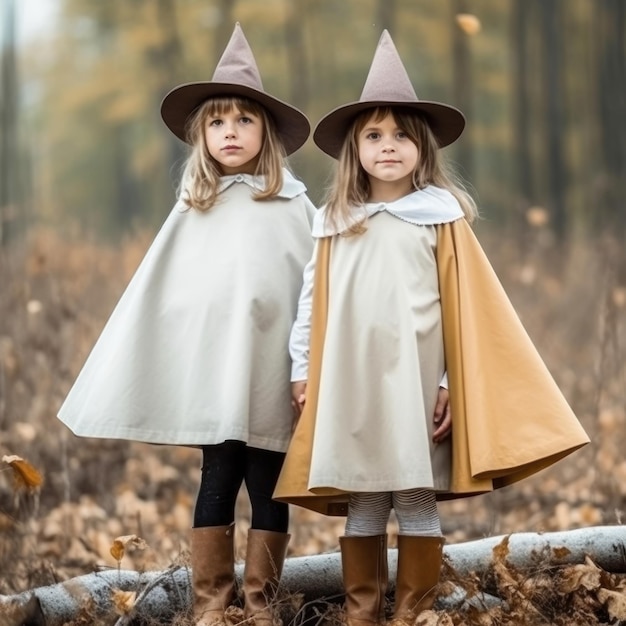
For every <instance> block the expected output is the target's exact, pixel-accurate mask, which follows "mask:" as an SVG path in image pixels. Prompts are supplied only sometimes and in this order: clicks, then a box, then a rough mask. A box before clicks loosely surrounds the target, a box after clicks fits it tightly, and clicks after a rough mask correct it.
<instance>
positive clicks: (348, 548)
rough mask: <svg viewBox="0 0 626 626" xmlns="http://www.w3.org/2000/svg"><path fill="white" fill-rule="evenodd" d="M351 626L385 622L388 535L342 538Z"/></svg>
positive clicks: (344, 576)
mask: <svg viewBox="0 0 626 626" xmlns="http://www.w3.org/2000/svg"><path fill="white" fill-rule="evenodd" d="M339 546H340V547H341V566H342V570H343V585H344V588H345V592H346V602H345V610H346V622H347V624H348V626H373V625H374V626H376V625H380V624H384V623H385V593H386V591H387V582H388V576H389V574H388V568H387V535H376V536H373V537H340V538H339Z"/></svg>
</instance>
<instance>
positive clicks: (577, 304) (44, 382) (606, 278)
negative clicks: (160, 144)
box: [0, 228, 626, 624]
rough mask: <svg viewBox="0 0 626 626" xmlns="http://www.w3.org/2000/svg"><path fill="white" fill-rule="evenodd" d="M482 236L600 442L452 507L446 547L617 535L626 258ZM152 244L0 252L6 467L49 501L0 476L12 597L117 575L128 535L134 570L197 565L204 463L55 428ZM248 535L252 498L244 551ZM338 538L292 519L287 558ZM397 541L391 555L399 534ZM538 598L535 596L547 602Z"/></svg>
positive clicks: (144, 239)
mask: <svg viewBox="0 0 626 626" xmlns="http://www.w3.org/2000/svg"><path fill="white" fill-rule="evenodd" d="M480 238H481V240H482V241H483V242H484V245H485V248H486V250H487V252H488V254H489V256H490V258H491V260H492V262H493V264H494V267H495V268H496V270H497V271H498V274H499V275H500V277H501V279H502V281H503V283H504V285H505V287H506V289H507V291H508V293H509V294H510V296H511V299H512V300H513V302H514V304H515V306H516V308H517V310H518V312H519V313H520V317H521V318H522V320H523V322H524V324H525V326H526V327H527V329H528V330H529V332H530V334H531V336H532V337H533V339H534V341H535V343H536V345H537V346H538V348H539V350H540V352H541V354H542V355H543V357H544V358H545V360H546V362H547V364H548V366H549V367H550V369H551V371H552V372H553V374H554V376H555V378H556V380H557V382H558V383H559V385H560V386H561V388H562V389H563V391H564V392H565V394H566V396H567V397H568V399H569V400H570V402H571V404H572V406H573V408H574V410H575V412H576V414H577V415H578V416H579V418H580V419H581V421H582V423H583V425H584V426H585V428H586V429H587V432H588V433H589V434H590V436H591V438H592V444H591V445H590V446H587V447H586V448H585V449H584V450H582V451H580V452H578V453H576V454H574V455H572V456H571V457H569V458H568V459H566V460H564V461H562V462H560V463H559V464H557V465H556V466H554V467H553V468H550V469H548V470H546V471H544V472H542V473H541V474H540V475H539V476H537V477H534V478H531V479H528V480H526V481H524V482H523V483H520V484H519V485H516V486H515V487H510V488H507V489H506V490H502V491H500V492H496V493H493V494H489V495H486V496H480V497H477V498H472V499H467V500H460V501H456V502H448V503H444V504H442V505H441V508H440V511H441V515H442V523H443V527H444V532H445V533H446V535H447V538H448V541H449V542H451V543H454V542H458V541H464V540H467V539H472V538H477V537H482V536H488V535H494V534H504V533H509V532H514V531H551V530H566V529H569V528H578V527H582V526H592V525H597V524H614V523H621V522H622V515H623V509H624V502H625V498H626V457H624V454H623V450H625V449H626V412H625V407H626V365H625V361H626V359H624V354H626V352H625V350H624V348H625V345H626V287H625V285H624V284H620V283H619V281H618V278H617V276H618V273H617V271H615V269H616V268H618V267H619V266H620V265H621V266H624V265H626V259H625V258H624V253H623V252H622V251H621V249H620V248H619V247H614V246H612V245H611V244H610V242H609V243H607V242H599V241H589V242H578V243H576V244H572V245H571V246H570V247H569V249H568V250H567V252H563V251H559V252H557V250H556V248H555V247H554V246H553V245H552V243H551V241H550V238H549V233H547V231H544V230H542V229H541V228H538V229H537V230H535V231H531V234H530V236H529V237H528V239H527V241H526V244H525V247H524V249H523V250H520V249H512V248H511V247H510V246H508V247H506V246H505V245H504V244H501V242H500V240H499V239H498V238H497V237H496V236H495V235H491V234H490V233H484V234H480ZM150 240H151V234H149V233H148V234H145V235H143V236H138V237H135V238H132V239H129V240H128V241H125V242H123V243H121V244H120V245H119V246H117V247H103V246H101V245H97V244H96V243H94V242H91V241H86V240H81V241H72V242H66V241H63V240H62V239H61V238H60V237H59V236H58V235H56V234H54V233H53V232H46V231H39V232H36V233H32V234H31V236H30V238H29V240H28V241H27V242H26V243H25V244H24V245H20V246H18V247H15V248H12V249H7V250H4V251H0V284H1V285H2V292H1V293H2V299H1V300H0V457H1V456H3V455H19V456H20V457H23V458H24V459H26V460H28V461H29V462H30V463H31V464H32V465H33V466H34V467H36V468H38V469H39V470H40V471H41V472H42V473H43V476H44V483H43V486H42V487H41V488H40V489H35V490H28V489H27V490H22V491H19V492H15V491H14V488H13V484H12V480H11V469H10V468H9V467H8V466H6V465H5V466H4V467H0V469H2V472H0V593H4V594H9V593H14V592H17V591H21V590H24V589H27V588H32V587H34V586H39V585H47V584H51V583H53V582H58V581H60V580H65V579H67V578H69V577H72V576H75V575H79V574H85V573H88V572H91V571H93V570H94V569H95V568H97V567H100V566H109V567H116V566H117V565H118V563H117V562H116V561H115V559H114V558H113V556H112V555H111V552H110V549H111V545H112V542H113V540H114V539H115V538H116V537H120V536H125V535H132V534H135V535H137V536H139V537H141V538H143V539H145V541H146V542H147V544H148V547H147V548H146V549H144V550H135V551H131V550H129V551H127V552H126V553H125V554H124V555H123V557H122V559H121V561H120V563H121V566H122V567H123V568H134V569H139V570H144V569H161V568H166V567H167V566H169V565H171V564H172V563H173V562H177V561H179V560H181V559H182V560H184V559H185V557H186V554H187V550H188V539H187V531H188V528H189V525H190V521H191V512H192V507H193V502H194V498H195V490H196V487H197V480H198V477H199V464H200V458H199V452H198V451H196V450H191V449H186V448H175V447H168V446H150V445H144V444H135V443H128V442H119V441H107V440H85V439H78V438H76V437H74V436H73V435H72V434H71V433H70V432H69V431H68V430H67V429H66V428H65V427H64V426H63V425H62V424H61V423H60V422H59V421H58V420H57V418H56V412H57V410H58V408H59V406H60V404H61V402H62V400H63V398H64V396H65V394H66V392H67V390H68V389H69V387H70V385H71V384H72V382H73V380H74V378H75V376H76V374H77V372H78V370H79V369H80V367H81V365H82V363H83V361H84V359H85V357H86V355H87V354H88V352H89V350H90V349H91V347H92V345H93V343H94V340H95V338H96V337H97V335H98V333H99V332H100V330H101V328H102V326H103V324H104V322H105V320H106V318H107V316H108V314H109V313H110V311H111V309H112V307H113V306H114V304H115V302H116V301H117V299H118V298H119V295H120V294H121V292H122V290H123V289H124V287H125V285H126V284H127V282H128V280H129V278H130V276H131V275H132V273H133V271H134V269H135V268H136V266H137V264H138V263H139V261H140V259H141V258H142V256H143V254H144V252H145V250H146V248H147V246H148V245H149V243H150ZM248 524H249V510H248V507H247V504H246V500H245V497H243V496H242V498H241V500H240V506H239V519H238V526H237V533H238V538H239V539H241V541H239V542H238V543H239V545H240V546H242V547H243V545H244V542H243V537H244V535H245V531H246V529H247V526H248ZM342 528H343V520H341V519H327V518H324V517H322V516H319V515H316V514H313V513H309V512H306V511H302V510H298V509H294V510H293V512H292V534H293V539H292V542H291V545H290V553H291V554H292V555H302V554H314V553H319V552H324V551H329V550H335V549H336V548H337V545H338V539H337V538H338V536H339V535H340V534H341V532H342ZM389 531H390V533H391V535H392V539H391V544H392V545H393V535H394V533H395V524H394V522H393V521H391V522H390V525H389ZM240 556H241V554H240ZM520 584H521V583H520ZM542 584H543V583H542V582H541V581H536V585H534V583H533V585H534V588H536V589H537V590H539V591H537V593H538V594H539V595H541V591H540V590H541V589H542V588H543V587H542ZM525 588H528V584H526V587H525ZM552 595H554V594H552ZM561 599H562V598H561ZM560 601H561V600H559V602H560ZM551 602H554V601H553V600H551ZM536 604H539V605H542V601H538V603H536ZM544 604H545V602H544ZM542 606H543V605H542ZM559 606H560V605H559ZM585 606H586V605H585ZM548 608H549V607H548ZM557 608H558V607H557ZM543 610H544V611H548V609H547V608H544V609H543ZM559 610H561V609H559ZM581 610H582V609H581ZM557 613H558V611H557ZM450 619H452V618H450ZM429 623H430V622H429ZM432 623H436V622H432ZM440 623H446V622H440ZM451 623H454V624H457V623H458V624H461V623H462V622H460V621H453V622H451ZM467 623H468V624H469V622H467ZM472 623H474V622H472ZM475 623H479V622H475ZM480 623H492V624H505V623H520V622H510V621H506V619H505V618H504V617H503V618H502V619H501V620H500V619H497V620H496V619H495V618H494V620H493V621H490V622H480ZM549 623H560V622H558V621H553V622H549ZM563 623H565V622H563ZM569 623H576V622H575V621H570V622H569ZM580 623H583V622H580ZM584 623H595V622H584ZM597 623H601V622H597ZM607 623H608V622H607Z"/></svg>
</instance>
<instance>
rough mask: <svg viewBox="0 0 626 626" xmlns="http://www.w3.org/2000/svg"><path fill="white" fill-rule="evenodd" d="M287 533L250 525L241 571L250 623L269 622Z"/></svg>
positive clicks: (263, 624) (263, 625)
mask: <svg viewBox="0 0 626 626" xmlns="http://www.w3.org/2000/svg"><path fill="white" fill-rule="evenodd" d="M289 538H290V535H288V534H287V533H278V532H273V531H269V530H257V529H253V528H251V529H250V530H249V531H248V544H247V549H246V564H245V567H244V572H243V596H244V616H245V618H246V619H252V620H253V622H254V626H272V625H273V624H274V623H275V622H277V620H275V617H274V615H275V611H274V610H273V607H272V603H273V602H274V600H275V599H276V595H277V593H278V584H279V582H280V577H281V575H282V571H283V564H284V562H285V556H286V554H287V546H288V544H289Z"/></svg>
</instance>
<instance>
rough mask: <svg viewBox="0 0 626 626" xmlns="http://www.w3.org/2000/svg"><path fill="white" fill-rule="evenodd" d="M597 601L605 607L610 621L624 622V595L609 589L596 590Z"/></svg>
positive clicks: (625, 619) (625, 602)
mask: <svg viewBox="0 0 626 626" xmlns="http://www.w3.org/2000/svg"><path fill="white" fill-rule="evenodd" d="M598 600H600V602H602V603H603V604H605V605H606V610H607V611H608V612H609V615H610V617H611V619H613V620H618V621H619V622H620V623H621V622H623V621H626V595H625V594H624V593H623V592H621V593H620V592H619V591H611V590H610V589H600V590H598Z"/></svg>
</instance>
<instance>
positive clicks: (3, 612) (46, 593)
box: [0, 526, 626, 626]
mask: <svg viewBox="0 0 626 626" xmlns="http://www.w3.org/2000/svg"><path fill="white" fill-rule="evenodd" d="M505 538H507V539H508V541H509V554H508V562H509V564H510V565H511V566H513V567H516V568H521V569H523V568H527V569H532V568H533V567H534V566H536V565H537V564H538V563H541V564H542V565H543V566H545V565H546V564H552V565H555V566H557V565H570V564H577V563H583V562H584V560H585V557H586V556H590V557H591V559H592V560H593V561H594V562H595V563H596V565H597V566H598V567H600V568H602V569H603V570H605V571H607V572H614V573H626V527H624V526H600V527H591V528H583V529H579V530H571V531H565V532H552V533H514V534H511V535H507V536H498V537H488V538H486V539H479V540H476V541H469V542H466V543H459V544H452V545H448V546H446V547H445V550H444V554H445V557H446V559H447V561H448V562H449V564H450V565H451V567H452V568H453V569H454V570H455V571H456V573H457V574H458V575H459V576H461V577H462V576H463V575H466V574H469V573H471V572H476V573H478V574H481V575H484V574H486V573H488V572H489V569H490V566H491V563H492V553H493V549H494V548H495V547H496V546H498V545H499V544H501V542H502V541H503V539H505ZM388 556H389V579H390V582H391V585H390V592H393V586H394V581H395V571H396V565H397V551H396V550H395V549H390V550H389V553H388ZM235 573H236V576H237V578H238V580H239V583H240V582H241V575H242V573H243V564H238V565H237V566H236V572H235ZM281 588H282V589H283V592H284V593H285V594H286V595H287V596H289V595H292V594H302V598H303V600H304V602H305V603H306V604H307V606H310V607H313V606H315V605H316V604H327V603H336V602H340V601H341V600H342V598H343V591H342V582H341V561H340V555H339V553H330V554H322V555H316V556H304V557H293V558H289V559H287V560H286V562H285V566H284V569H283V577H282V581H281ZM116 590H119V591H120V592H128V593H129V594H132V593H133V592H135V594H136V596H128V595H127V596H124V595H123V594H120V595H118V600H117V605H118V609H117V613H116V602H115V597H114V591H116ZM483 591H484V592H486V593H485V595H484V597H483V598H481V599H480V600H481V602H484V603H485V604H486V605H492V604H493V603H494V602H497V601H498V599H497V598H494V597H492V596H490V595H489V592H493V591H494V590H493V589H484V590H483ZM124 598H126V601H125V602H124ZM190 600H191V576H190V570H189V569H188V568H187V567H184V566H183V567H172V568H170V569H168V570H165V571H163V572H144V573H139V572H133V571H126V570H122V571H118V570H106V571H101V572H97V573H93V574H88V575H85V576H79V577H76V578H72V579H70V580H68V581H66V582H63V583H59V584H56V585H51V586H48V587H39V588H37V589H33V590H29V591H25V592H23V593H20V594H17V595H12V596H0V626H62V625H63V624H67V623H68V622H72V621H73V620H77V619H78V618H80V617H81V616H84V617H87V616H89V617H90V618H91V619H96V618H97V620H98V623H100V624H119V625H122V624H130V623H132V620H133V619H135V618H139V619H140V620H141V619H145V620H148V619H149V620H153V621H157V622H162V623H168V622H170V621H171V619H172V617H173V615H175V614H177V613H180V612H183V611H185V610H187V609H188V607H189V605H190ZM464 602H466V599H465V595H464V594H463V592H462V590H456V591H455V592H454V593H453V594H451V595H450V596H448V597H447V598H439V599H438V606H439V607H441V608H446V607H447V606H448V607H449V606H450V605H454V606H456V607H458V606H459V605H460V604H463V603H464ZM123 605H125V606H126V611H127V613H125V614H124V613H123V609H120V608H119V607H120V606H123ZM120 615H121V617H120ZM83 623H84V622H83Z"/></svg>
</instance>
